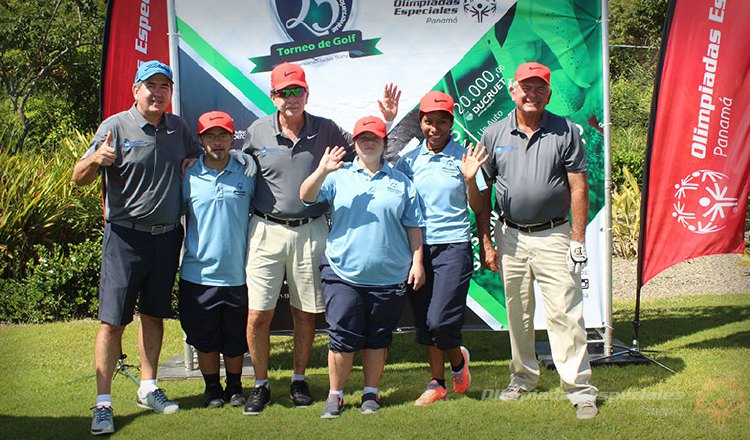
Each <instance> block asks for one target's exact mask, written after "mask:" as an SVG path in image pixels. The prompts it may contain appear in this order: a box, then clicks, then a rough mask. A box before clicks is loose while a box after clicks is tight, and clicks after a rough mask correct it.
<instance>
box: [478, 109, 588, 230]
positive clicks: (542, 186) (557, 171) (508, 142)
mask: <svg viewBox="0 0 750 440" xmlns="http://www.w3.org/2000/svg"><path fill="white" fill-rule="evenodd" d="M482 144H483V145H484V146H485V147H487V153H488V154H489V156H490V160H488V161H487V162H486V163H485V164H484V165H483V166H482V170H483V171H484V173H485V175H486V176H487V178H488V182H489V181H494V182H495V185H494V186H495V209H496V210H497V213H498V214H499V215H500V217H503V218H506V219H508V220H510V221H512V222H514V223H518V224H521V225H535V224H539V223H545V222H548V221H549V220H552V219H559V218H566V217H567V216H568V212H569V211H570V184H569V183H568V176H567V173H568V172H571V173H583V172H585V171H586V151H585V148H584V146H583V144H582V143H581V136H580V135H579V133H578V129H577V128H576V126H575V125H574V124H573V122H571V121H570V120H569V119H566V118H562V117H560V116H556V115H554V114H552V113H550V112H548V111H545V112H544V114H543V115H542V120H541V126H540V128H539V130H537V131H536V132H535V133H534V134H533V135H532V136H531V138H528V137H527V136H526V133H524V132H523V131H521V130H519V129H518V123H517V121H516V113H515V111H513V112H512V113H510V114H509V115H508V116H507V117H506V118H504V119H502V120H501V121H499V122H497V123H496V124H494V125H491V126H490V127H488V128H487V130H485V132H484V134H483V135H482Z"/></svg>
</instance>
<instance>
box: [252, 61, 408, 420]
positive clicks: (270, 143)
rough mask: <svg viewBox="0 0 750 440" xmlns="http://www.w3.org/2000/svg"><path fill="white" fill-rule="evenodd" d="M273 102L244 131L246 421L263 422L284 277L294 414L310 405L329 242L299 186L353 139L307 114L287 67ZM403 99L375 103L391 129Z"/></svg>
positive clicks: (275, 84)
mask: <svg viewBox="0 0 750 440" xmlns="http://www.w3.org/2000/svg"><path fill="white" fill-rule="evenodd" d="M271 89H272V90H271V93H270V97H271V100H272V101H273V103H274V106H276V108H277V110H278V111H277V112H276V113H274V114H272V115H269V116H266V117H264V118H260V119H258V120H256V121H255V122H253V124H252V125H251V126H250V127H249V128H248V129H247V133H246V136H245V145H244V151H245V152H246V153H248V154H251V155H252V156H253V157H254V158H255V160H256V161H257V163H258V174H257V182H256V191H255V197H254V199H253V208H254V209H253V214H254V215H253V216H252V219H251V220H250V231H249V242H248V254H249V255H248V259H247V271H246V273H247V286H248V307H249V313H248V323H247V342H248V347H249V351H250V356H251V358H252V361H253V367H254V368H255V388H253V390H252V391H251V392H250V395H249V397H248V399H247V402H246V405H245V409H244V413H245V414H252V415H255V414H259V413H260V412H261V411H263V409H264V408H265V406H266V405H267V404H268V403H269V402H270V398H271V393H270V387H269V383H268V359H269V356H270V345H271V344H270V336H269V335H270V328H271V319H272V318H273V315H274V309H275V308H276V302H277V300H278V297H279V292H280V290H281V287H282V284H283V281H284V278H285V275H286V281H287V285H288V288H289V302H290V304H291V311H292V319H293V321H294V361H293V362H294V365H293V367H294V374H293V376H292V382H291V386H290V394H291V398H292V401H293V402H294V405H295V406H296V407H306V406H310V405H311V404H312V403H313V398H312V395H311V394H310V389H309V387H308V385H307V381H306V380H305V370H306V368H307V363H308V360H309V358H310V353H311V351H312V342H313V337H314V336H315V316H316V314H318V313H322V312H323V311H324V309H325V304H324V301H323V293H322V289H321V282H320V269H319V264H320V258H321V256H322V255H323V251H324V250H325V243H326V239H327V238H328V225H327V223H326V220H325V218H324V215H323V214H325V212H326V210H328V205H327V204H325V203H320V204H315V205H311V206H305V205H304V204H303V203H302V201H301V200H300V198H299V188H300V185H301V184H302V181H303V180H305V178H306V177H307V176H308V175H309V174H310V173H311V172H312V170H313V169H315V168H316V167H317V165H318V163H319V162H320V159H321V157H322V156H323V153H324V152H325V149H326V147H335V146H345V147H347V149H349V150H350V151H353V149H352V147H351V145H352V137H351V135H350V134H349V133H347V132H346V131H345V130H343V129H342V128H341V127H339V126H338V125H336V124H335V123H334V122H333V121H331V120H329V119H325V118H322V117H319V116H314V115H311V114H309V113H307V112H306V111H305V106H306V105H307V100H308V98H309V88H308V85H307V81H306V79H305V72H304V70H302V68H301V67H300V66H298V65H296V64H292V63H282V64H280V65H278V66H276V67H275V68H274V69H273V71H272V72H271ZM400 95H401V93H400V92H399V91H398V88H397V87H396V86H394V85H393V84H387V85H386V86H385V87H384V90H383V99H382V100H381V101H378V104H379V107H380V111H381V113H382V114H383V118H384V119H385V120H386V121H392V120H393V119H394V118H395V117H396V114H397V113H398V100H399V97H400Z"/></svg>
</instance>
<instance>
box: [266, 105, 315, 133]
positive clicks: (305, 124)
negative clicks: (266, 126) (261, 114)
mask: <svg viewBox="0 0 750 440" xmlns="http://www.w3.org/2000/svg"><path fill="white" fill-rule="evenodd" d="M279 113H280V112H279V111H276V113H274V117H273V123H272V126H273V131H274V134H275V135H276V136H281V135H282V131H281V124H280V123H279ZM303 115H304V118H305V122H303V123H302V129H300V131H299V138H300V139H301V138H302V136H304V135H305V134H307V132H306V131H307V127H311V126H312V115H311V114H310V113H307V112H304V113H303Z"/></svg>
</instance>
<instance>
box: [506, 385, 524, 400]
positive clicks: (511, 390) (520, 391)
mask: <svg viewBox="0 0 750 440" xmlns="http://www.w3.org/2000/svg"><path fill="white" fill-rule="evenodd" d="M527 393H528V391H527V390H526V389H524V388H521V387H519V386H518V385H508V388H506V389H504V390H503V391H502V392H501V393H500V400H505V401H506V402H510V401H513V400H519V399H520V398H521V397H523V396H524V394H527Z"/></svg>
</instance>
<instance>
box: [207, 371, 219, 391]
mask: <svg viewBox="0 0 750 440" xmlns="http://www.w3.org/2000/svg"><path fill="white" fill-rule="evenodd" d="M203 380H204V381H206V388H209V387H221V378H220V377H219V373H214V374H204V375H203Z"/></svg>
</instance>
